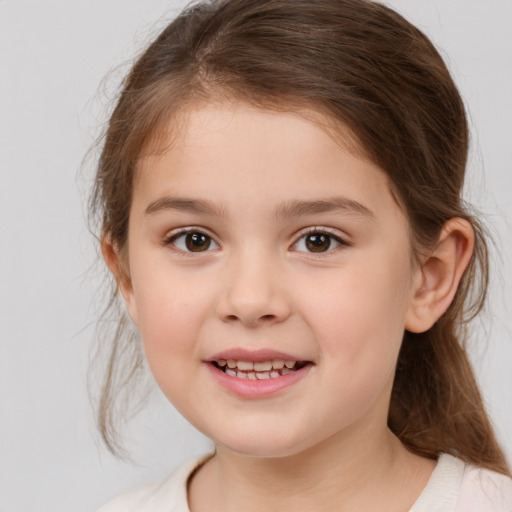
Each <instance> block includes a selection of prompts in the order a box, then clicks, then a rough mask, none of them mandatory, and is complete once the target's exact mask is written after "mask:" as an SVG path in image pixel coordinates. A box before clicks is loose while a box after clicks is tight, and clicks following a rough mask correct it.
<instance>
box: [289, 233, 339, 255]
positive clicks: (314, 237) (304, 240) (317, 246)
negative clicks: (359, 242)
mask: <svg viewBox="0 0 512 512" xmlns="http://www.w3.org/2000/svg"><path fill="white" fill-rule="evenodd" d="M340 245H347V244H346V243H345V242H344V241H343V240H342V239H341V238H339V237H337V236H335V235H331V234H330V233H327V232H325V231H312V232H310V233H307V234H305V235H303V236H301V237H300V238H299V239H298V240H297V242H295V244H294V245H293V247H292V249H293V250H294V251H299V252H309V253H322V252H329V251H332V250H333V249H336V248H337V247H339V246H340Z"/></svg>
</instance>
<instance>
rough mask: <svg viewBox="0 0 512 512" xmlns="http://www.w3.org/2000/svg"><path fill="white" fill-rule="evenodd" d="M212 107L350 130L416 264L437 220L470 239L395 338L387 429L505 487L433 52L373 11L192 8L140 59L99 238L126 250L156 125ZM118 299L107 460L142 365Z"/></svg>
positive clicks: (327, 3) (483, 261)
mask: <svg viewBox="0 0 512 512" xmlns="http://www.w3.org/2000/svg"><path fill="white" fill-rule="evenodd" d="M217 99H222V100H227V101H240V102H245V103H249V104H252V105H255V106H258V107H263V108H270V109H274V110H277V111H280V110H282V111H293V110H294V109H295V110H301V109H304V108H307V109H311V110H316V111H317V112H320V113H321V114H323V115H325V116H326V117H327V118H328V119H330V120H331V121H333V122H334V125H335V126H338V127H341V129H342V130H344V131H345V133H347V129H348V132H349V133H350V134H351V137H352V138H353V140H354V141H355V143H356V145H357V147H358V148H359V149H360V150H362V151H363V152H364V153H365V154H366V156H367V157H368V158H370V159H371V160H372V161H373V162H375V163H376V164H377V165H378V166H379V167H380V168H381V169H382V170H383V171H384V172H385V173H386V174H387V175H388V178H389V181H390V183H391V187H392V191H393V194H394V195H395V197H396V198H397V201H398V202H399V204H400V205H401V207H402V208H403V209H404V211H405V212H406V213H407V216H408V219H409V221H410V226H411V240H412V245H413V248H414V249H415V251H417V252H420V251H422V250H424V249H425V248H428V247H429V246H432V245H433V244H434V243H435V242H436V240H437V237H438V236H439V233H440V230H441V228H442V226H443V225H444V223H446V222H447V221H448V220H449V219H451V218H454V217H461V218H463V219H466V220H467V221H469V222H470V223H471V224H472V226H473V228H474V230H475V234H476V249H475V252H474V255H473V258H472V261H471V263H470V266H469V268H468V269H467V271H466V273H465V275H464V277H463V280H462V283H461V285H460V287H459V290H458V292H457V295H456V298H455V300H454V301H453V303H452V304H451V306H450V308H449V309H448V311H447V312H446V313H445V314H444V315H443V317H442V318H441V319H440V320H439V321H438V322H437V323H436V324H435V325H434V327H432V328H431V329H430V330H428V331H427V332H424V333H421V334H412V333H408V332H406V333H405V334H404V339H403V345H402V349H401V353H400V356H399V361H398V365H397V371H396V379H395V383H394V388H393V393H392V398H391V406H390V412H389V427H390V428H391V430H392V431H393V432H394V433H395V434H396V435H397V436H398V437H399V438H400V440H401V441H402V442H403V443H404V445H405V446H407V447H408V448H409V449H410V450H411V451H413V452H415V453H418V454H421V455H424V456H426V457H430V458H436V457H437V456H438V455H439V454H440V453H443V452H444V453H451V454H454V455H456V456H458V457H460V458H462V459H465V460H466V461H468V462H471V463H473V464H475V465H478V466H482V467H485V468H489V469H493V470H495V471H499V472H501V473H505V474H510V472H509V468H508V466H507V462H506V460H505V457H504V455H503V453H502V451H501V449H500V447H499V444H498V442H497V441H496V438H495V435H494V433H493V429H492V426H491V424H490V421H489V419H488V416H487V414H486V412H485V409H484V405H483V401H482V397H481V395H480V392H479V389H478V386H477V384H476V381H475V377H474V374H473V370H472V369H471V366H470V363H469V360H468V357H467V354H466V350H465V333H466V327H467V324H468V322H469V321H470V320H471V319H473V318H474V317H475V316H476V315H477V314H478V313H479V312H480V311H481V309H482V307H483V305H484V301H485V296H486V290H487V284H488V255H487V245H486V241H485V236H484V231H483V228H482V227H481V226H480V224H479V223H478V222H477V220H476V219H475V218H474V217H473V216H472V215H471V214H470V212H469V211H468V210H467V208H466V206H465V204H464V202H463V200H462V197H461V191H462V186H463V183H464V175H465V170H466V160H467V153H468V126H467V121H466V114H465V109H464V105H463V102H462V100H461V97H460V95H459V93H458V91H457V88H456V86H455V84H454V82H453V80H452V78H451V76H450V74H449V72H448V70H447V68H446V65H445V64H444V62H443V60H442V58H441V57H440V55H439V53H438V52H437V50H436V49H435V48H434V46H433V45H432V43H431V42H430V41H429V40H428V38H427V37H426V36H425V35H424V34H423V33H422V32H420V31H419V30H418V29H417V28H415V27H414V26H413V25H411V24H410V23H409V22H407V21H406V20H405V19H404V18H403V17H401V16H400V15H399V14H397V13H396V12H394V11H393V10H391V9H390V8H388V7H386V6H384V5H382V4H379V3H376V2H373V1H369V0H318V1H315V2H311V1H310V0H259V1H258V2H254V1H252V0H211V1H202V2H198V3H194V4H192V6H190V7H189V8H187V9H186V10H185V11H184V12H183V13H182V14H181V15H179V16H178V18H177V19H175V20H174V21H173V22H172V23H170V24H169V25H168V26H167V27H166V28H165V30H164V31H163V32H162V33H161V34H160V35H159V36H158V38H157V39H156V40H155V41H154V42H153V43H152V44H150V45H149V47H148V48H147V49H146V51H145V52H144V53H143V54H142V55H141V56H140V57H139V59H138V60H137V62H136V63H135V65H134V66H133V68H132V70H131V72H130V73H129V75H128V76H127V77H126V79H125V82H124V84H123V87H122V91H121V93H120V95H119V98H118V101H117V105H116V107H115V109H114V111H113V113H112V115H111V118H110V121H109V124H108V127H107V131H106V133H105V136H104V140H103V148H102V153H101V156H100V159H99V163H98V168H97V175H96V180H95V187H94V189H93V194H92V196H91V204H90V211H91V215H92V218H93V219H96V220H97V223H98V225H99V230H100V232H101V237H108V238H109V239H110V240H111V241H112V242H113V244H114V245H115V246H116V247H117V248H119V249H120V250H122V249H123V248H124V246H125V244H126V241H127V232H128V218H129V209H130V200H131V191H132V184H133V179H134V172H135V170H136V167H137V161H138V159H139V157H140V156H141V154H142V152H143V151H144V150H145V149H146V148H147V147H148V145H149V144H154V143H155V141H158V136H159V134H161V132H162V130H163V126H164V123H169V121H170V120H171V121H172V119H173V118H175V117H176V116H177V114H178V113H179V112H180V111H182V110H184V109H186V108H187V106H190V105H192V106H194V105H197V104H198V103H203V102H208V101H211V100H217ZM116 295H117V289H116V286H115V283H112V296H111V300H110V302H109V306H108V308H107V310H106V312H105V316H104V319H106V321H104V322H102V323H101V324H100V330H99V334H100V335H101V343H102V344H104V346H107V345H106V344H110V345H108V346H110V347H111V349H110V356H109V357H107V360H108V363H107V368H106V371H105V377H104V380H103V384H102V388H101V397H100V400H99V414H98V422H99V428H100V431H101V432H102V435H103V438H104V440H105V441H106V443H107V445H108V446H109V448H110V449H111V450H112V451H113V452H114V453H119V452H120V445H119V444H118V437H117V429H116V421H115V415H116V411H117V412H119V410H120V407H121V406H120V405H119V404H120V403H121V402H122V401H123V400H125V399H126V397H127V396H128V395H129V394H130V391H129V390H130V389H133V388H130V385H133V384H134V383H135V380H134V379H135V378H136V377H137V376H138V374H139V373H140V368H141V366H142V356H141V348H140V343H139V340H138V338H137V336H134V335H133V332H130V330H129V329H130V328H129V326H128V323H127V322H126V318H125V316H123V314H122V313H120V311H121V309H120V308H119V302H118V301H117V299H116ZM102 325H103V326H105V325H106V326H107V329H106V330H105V329H104V328H103V327H101V326H102ZM108 326H111V327H112V329H110V330H109V329H108ZM107 338H108V339H107ZM102 351H103V348H102Z"/></svg>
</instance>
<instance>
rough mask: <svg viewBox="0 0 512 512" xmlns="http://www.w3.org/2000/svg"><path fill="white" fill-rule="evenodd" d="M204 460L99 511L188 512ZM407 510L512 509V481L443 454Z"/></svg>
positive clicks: (509, 511) (504, 511) (474, 511)
mask: <svg viewBox="0 0 512 512" xmlns="http://www.w3.org/2000/svg"><path fill="white" fill-rule="evenodd" d="M204 460H205V459H204V458H201V459H196V460H192V461H190V462H188V463H186V464H184V465H183V466H181V467H180V468H179V469H178V470H177V471H176V472H175V473H173V474H172V475H171V476H170V477H168V478H166V479H164V480H161V481H160V482H156V483H154V484H150V485H146V486H144V487H140V488H138V489H134V490H132V491H129V492H127V493H124V494H122V495H120V496H118V497H117V498H115V499H114V500H112V501H111V502H109V503H108V504H107V505H105V506H104V507H102V508H101V509H100V510H99V511H98V512H190V510H189V508H188V503H187V481H188V478H189V476H190V475H191V474H192V473H193V471H194V470H195V469H196V468H197V467H198V466H200V465H201V464H202V463H203V462H204ZM212 512H218V511H213V510H212ZM312 512H314V511H312ZM409 512H512V480H511V479H510V478H508V477H506V476H504V475H501V474H499V473H495V472H494V471H489V470H487V469H481V468H477V467H475V466H471V465H469V464H466V463H464V462H463V461H461V460H460V459H457V458H455V457H452V456H451V455H446V454H444V455H441V456H440V457H439V460H438V462H437V466H436V468H435V469H434V471H433V473H432V476H431V477H430V480H429V481H428V483H427V485H426V487H425V489H423V492H422V493H421V495H420V496H419V498H418V499H417V500H416V503H415V504H414V505H413V506H412V508H411V509H410V511H409Z"/></svg>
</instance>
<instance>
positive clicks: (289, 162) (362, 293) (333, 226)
mask: <svg viewBox="0 0 512 512" xmlns="http://www.w3.org/2000/svg"><path fill="white" fill-rule="evenodd" d="M170 140H172V144H171V145H170V146H169V147H168V148H167V149H166V150H165V151H164V152H159V153H158V154H154V155H149V156H147V157H145V158H144V159H143V161H142V162H141V165H140V168H139V170H138V175H137V179H136V180H135V184H134V193H133V204H132V208H131V213H130V227H129V240H128V252H127V262H128V263H127V264H128V267H129V272H130V275H131V284H132V286H131V287H130V286H125V289H124V295H125V298H126V300H127V304H128V308H129V311H130V313H131V315H132V317H133V319H134V321H135V322H136V324H137V325H138V327H139V329H140V332H141V336H142V340H143V344H144V349H145V353H146V356H147V359H148V362H149V366H150V368H151V370H152V372H153V374H154V377H155V379H156V381H157V383H158V384H159V386H160V387H161V389H162V390H163V392H164V393H165V395H166V396H167V397H168V398H169V400H171V401H172V402H173V403H174V404H175V406H176V407H177V408H178V409H179V410H180V411H181V412H182V413H183V415H184V416H185V417H186V418H187V419H188V420H190V421H191V422H192V423H193V424H194V425H195V426H196V427H197V428H199V429H200V430H201V431H203V432H204V433H205V434H206V435H207V436H209V437H210V438H212V439H213V440H214V441H215V442H217V443H219V444H221V445H223V446H225V447H227V448H229V449H231V450H233V451H236V452H239V453H244V454H248V455H260V456H284V455H291V454H296V453H299V452H301V451H303V450H306V449H308V448H311V447H314V446H315V445H317V444H318V443H321V442H323V441H326V440H328V439H329V440H333V441H334V440H345V441H347V442H351V443H355V442H361V439H363V437H364V439H363V442H369V441H370V439H371V436H372V435H373V434H375V435H381V434H382V433H383V432H385V431H386V420H387V411H388V403H389V396H390V392H391V387H392V382H393V375H394V369H395V364H396V360H397V356H398V351H399V348H400V343H401V340H402V335H403V331H404V327H405V326H406V325H407V318H408V311H409V308H410V303H411V300H412V297H413V296H414V293H415V290H416V289H417V288H418V282H419V280H420V271H419V270H418V269H417V268H416V266H415V264H414V263H413V260H414V258H413V257H412V255H411V247H410V240H409V236H408V233H409V232H408V229H409V226H408V222H407V220H406V217H405V216H404V214H403V213H402V211H401V210H400V208H399V206H398V205H397V203H396V202H395V201H394V199H393V197H392V194H391V193H390V189H389V185H388V180H387V178H386V176H385V175H384V173H383V172H381V171H380V170H379V168H378V167H377V166H376V165H374V164H373V163H370V162H369V161H368V160H366V159H363V158H362V157H360V156H355V155H354V154H353V153H351V152H349V151H348V150H346V149H344V148H343V147H341V146H340V145H339V144H337V143H335V142H334V141H333V140H332V139H331V138H330V137H329V136H328V135H327V134H326V132H325V131H323V130H322V129H321V128H319V127H318V126H316V125H315V124H312V123H311V122H309V121H306V120H305V118H303V117H300V116H298V115H294V114H286V113H270V112H265V111H261V110H256V109H252V108H250V107H244V106H239V107H233V106H229V107H228V106H225V107H224V106H210V107H207V108H203V109H199V110H196V111H192V112H190V113H189V115H188V116H187V119H186V122H185V124H184V125H183V129H182V131H181V132H180V134H179V137H178V138H177V139H176V138H175V137H174V138H172V139H170ZM183 230H185V233H184V234H183ZM228 359H232V360H238V361H242V363H240V364H238V365H237V367H236V368H234V369H233V370H232V371H234V372H237V371H238V372H240V374H239V376H231V375H228V374H227V373H224V371H223V370H222V369H221V368H219V367H217V366H218V364H214V363H213V361H216V362H217V363H218V362H219V361H220V364H224V363H223V362H222V361H221V360H228ZM273 360H278V361H279V360H281V361H282V360H287V361H292V362H295V361H299V362H300V364H298V365H297V366H295V368H292V370H296V369H297V368H300V367H302V366H303V365H302V363H306V364H305V365H304V367H302V368H301V369H300V370H298V371H292V372H291V373H289V374H288V375H284V376H283V375H282V374H283V373H284V374H286V373H287V371H286V370H284V371H283V369H280V368H279V367H280V366H282V363H279V362H277V363H275V364H274V369H273V370H272V371H271V372H273V373H271V372H269V371H265V368H267V369H268V366H269V365H268V363H267V365H266V366H265V364H264V362H265V361H273ZM254 362H258V363H260V364H259V365H257V368H256V370H258V371H255V370H254V368H253V370H250V369H249V370H247V369H245V370H244V368H247V367H249V368H250V363H254ZM244 363H245V364H244ZM247 363H249V365H247ZM224 368H225V367H224ZM243 377H245V378H243ZM266 377H268V378H266ZM362 433H364V436H363V435H362ZM360 438H361V439H360ZM358 439H359V440H358Z"/></svg>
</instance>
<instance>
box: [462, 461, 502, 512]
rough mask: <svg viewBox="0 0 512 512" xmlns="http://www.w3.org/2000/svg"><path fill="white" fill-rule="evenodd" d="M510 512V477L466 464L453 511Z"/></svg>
mask: <svg viewBox="0 0 512 512" xmlns="http://www.w3.org/2000/svg"><path fill="white" fill-rule="evenodd" d="M472 511H475V512H487V511H489V512H491V511H492V512H512V479H510V478H509V477H507V476H505V475H502V474H500V473H496V472H494V471H490V470H488V469H482V468H476V467H474V466H470V465H466V466H465V469H464V474H463V477H462V482H461V486H460V493H459V499H458V500H457V508H456V509H455V512H472Z"/></svg>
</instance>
